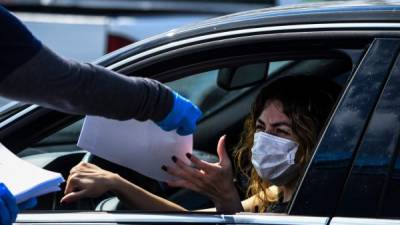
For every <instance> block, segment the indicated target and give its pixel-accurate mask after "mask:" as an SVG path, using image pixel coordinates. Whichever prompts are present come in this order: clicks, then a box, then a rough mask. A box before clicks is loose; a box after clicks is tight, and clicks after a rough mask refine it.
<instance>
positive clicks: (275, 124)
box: [271, 121, 292, 128]
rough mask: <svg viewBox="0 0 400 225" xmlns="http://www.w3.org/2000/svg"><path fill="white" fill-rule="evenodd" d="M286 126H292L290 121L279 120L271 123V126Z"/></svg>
mask: <svg viewBox="0 0 400 225" xmlns="http://www.w3.org/2000/svg"><path fill="white" fill-rule="evenodd" d="M282 125H283V126H288V127H290V128H292V124H291V123H290V122H286V121H281V122H276V123H272V124H271V126H273V127H279V126H282Z"/></svg>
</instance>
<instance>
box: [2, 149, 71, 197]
mask: <svg viewBox="0 0 400 225" xmlns="http://www.w3.org/2000/svg"><path fill="white" fill-rule="evenodd" d="M0 182H3V183H4V184H5V185H6V186H7V187H8V189H10V191H11V193H12V194H13V195H14V196H15V198H16V200H17V203H21V202H23V201H25V200H28V199H30V198H32V197H37V196H40V195H43V194H47V193H50V192H54V191H58V190H60V188H59V184H60V183H62V182H64V178H63V177H62V176H61V174H59V173H55V172H51V171H48V170H44V169H42V168H40V167H37V166H35V165H33V164H30V163H29V162H26V161H24V160H22V159H20V158H18V157H17V156H16V155H14V154H13V153H12V152H11V151H10V150H8V149H7V148H6V147H5V146H4V145H2V144H1V143H0Z"/></svg>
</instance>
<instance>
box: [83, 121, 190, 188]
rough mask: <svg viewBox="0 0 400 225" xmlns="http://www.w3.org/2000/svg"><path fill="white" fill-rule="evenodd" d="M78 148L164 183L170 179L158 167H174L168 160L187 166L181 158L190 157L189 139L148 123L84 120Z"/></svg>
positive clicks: (150, 122)
mask: <svg viewBox="0 0 400 225" xmlns="http://www.w3.org/2000/svg"><path fill="white" fill-rule="evenodd" d="M78 146H79V147H81V148H82V149H85V150H87V151H89V152H91V153H92V154H94V155H97V156H99V157H101V158H104V159H106V160H109V161H111V162H114V163H117V164H119V165H122V166H125V167H127V168H130V169H132V170H135V171H137V172H139V173H141V174H143V175H145V176H148V177H151V178H153V179H156V180H160V181H166V180H170V179H174V177H172V176H170V175H169V174H168V173H166V172H165V171H163V170H162V169H161V166H162V165H166V166H174V163H173V162H172V160H171V157H172V156H176V157H178V158H179V159H181V160H183V161H184V162H186V163H187V164H189V163H190V161H189V160H188V159H187V158H186V156H185V154H186V153H192V146H193V136H192V135H187V136H180V135H178V134H177V133H176V131H170V132H166V131H163V130H162V129H161V128H159V127H158V126H157V125H156V124H155V123H154V122H152V121H145V122H140V121H137V120H134V119H132V120H127V121H118V120H111V119H105V118H102V117H95V116H87V117H86V118H85V122H84V124H83V128H82V131H81V134H80V137H79V141H78Z"/></svg>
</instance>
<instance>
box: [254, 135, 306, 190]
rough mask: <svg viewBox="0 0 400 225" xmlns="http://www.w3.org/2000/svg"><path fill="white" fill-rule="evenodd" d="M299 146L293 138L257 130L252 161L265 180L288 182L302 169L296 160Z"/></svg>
mask: <svg viewBox="0 0 400 225" xmlns="http://www.w3.org/2000/svg"><path fill="white" fill-rule="evenodd" d="M298 146H299V145H298V144H297V143H295V142H293V141H291V140H288V139H285V138H281V137H277V136H274V135H271V134H267V133H265V132H257V133H255V134H254V143H253V147H252V148H251V153H252V154H251V162H252V163H253V166H254V168H255V170H256V171H257V174H258V175H259V176H260V177H261V178H262V179H263V180H264V181H268V182H270V183H272V184H273V185H277V186H281V185H284V184H287V183H289V182H290V181H292V180H293V178H295V177H296V176H297V175H298V173H299V170H300V167H299V166H298V165H297V164H296V163H295V161H294V159H295V156H296V152H297V149H298Z"/></svg>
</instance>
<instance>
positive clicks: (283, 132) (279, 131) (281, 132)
mask: <svg viewBox="0 0 400 225" xmlns="http://www.w3.org/2000/svg"><path fill="white" fill-rule="evenodd" d="M277 132H278V134H283V135H290V134H289V132H288V131H286V130H281V129H278V131H277Z"/></svg>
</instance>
